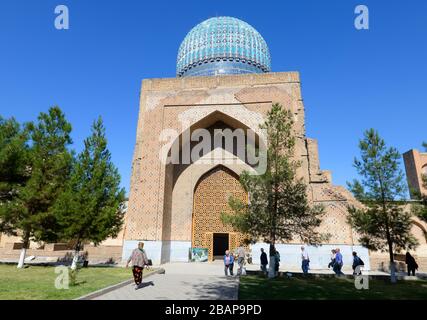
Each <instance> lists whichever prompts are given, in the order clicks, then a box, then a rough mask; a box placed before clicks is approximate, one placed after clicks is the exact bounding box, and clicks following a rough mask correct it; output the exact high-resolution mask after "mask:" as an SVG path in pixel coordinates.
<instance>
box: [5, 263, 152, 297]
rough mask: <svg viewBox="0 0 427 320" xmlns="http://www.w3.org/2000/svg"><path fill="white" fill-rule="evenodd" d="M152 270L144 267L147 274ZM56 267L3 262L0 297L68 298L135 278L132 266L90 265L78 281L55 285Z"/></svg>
mask: <svg viewBox="0 0 427 320" xmlns="http://www.w3.org/2000/svg"><path fill="white" fill-rule="evenodd" d="M150 272H151V271H147V270H144V275H147V274H148V273H150ZM58 275H59V274H56V273H55V267H41V266H29V267H27V268H25V269H17V268H16V265H0V300H66V299H74V298H78V297H80V296H83V295H85V294H88V293H90V292H93V291H96V290H99V289H102V288H104V287H108V286H110V285H113V284H117V283H119V282H122V281H124V280H127V279H131V278H132V269H131V268H128V269H125V268H108V267H89V268H83V269H80V270H79V273H78V275H77V285H76V286H71V285H70V286H69V289H63V290H59V289H56V288H55V279H56V277H58Z"/></svg>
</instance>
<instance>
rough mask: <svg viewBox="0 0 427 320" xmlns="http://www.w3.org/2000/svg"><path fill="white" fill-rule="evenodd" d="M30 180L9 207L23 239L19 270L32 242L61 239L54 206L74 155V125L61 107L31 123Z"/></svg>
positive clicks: (9, 216)
mask: <svg viewBox="0 0 427 320" xmlns="http://www.w3.org/2000/svg"><path fill="white" fill-rule="evenodd" d="M26 131H27V132H28V135H29V139H30V141H29V146H30V147H29V149H28V153H27V155H28V165H27V166H26V169H25V170H26V171H28V173H29V178H28V180H27V181H26V182H25V184H24V185H22V186H21V187H20V188H19V189H18V191H17V193H16V197H15V198H14V199H13V201H11V202H10V203H9V205H8V208H7V209H8V214H7V216H6V219H5V220H6V221H5V222H6V223H8V224H9V226H10V229H11V230H13V232H14V233H17V234H19V235H20V236H21V237H22V251H21V255H20V258H19V263H18V268H22V267H23V265H24V259H25V254H26V249H27V248H28V246H29V244H30V241H38V242H52V241H55V240H56V239H57V238H58V229H57V227H58V225H57V223H56V221H55V217H54V215H53V214H52V211H51V209H52V206H53V204H54V203H55V201H56V199H57V197H58V195H59V194H60V193H61V192H62V191H63V189H64V185H65V182H66V181H67V180H68V177H69V172H70V169H71V163H72V154H71V153H70V152H69V151H68V149H67V147H68V145H69V144H71V138H70V132H71V125H70V123H68V122H67V120H66V119H65V116H64V114H63V113H62V111H61V109H59V108H58V107H52V108H50V109H49V112H48V113H43V112H42V113H40V115H39V116H38V121H37V123H32V122H31V123H28V124H27V125H26Z"/></svg>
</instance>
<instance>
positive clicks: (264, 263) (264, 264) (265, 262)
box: [260, 248, 268, 274]
mask: <svg viewBox="0 0 427 320" xmlns="http://www.w3.org/2000/svg"><path fill="white" fill-rule="evenodd" d="M260 259H261V271H262V272H263V273H264V274H267V265H268V259H267V254H266V253H265V252H264V249H263V248H261V257H260Z"/></svg>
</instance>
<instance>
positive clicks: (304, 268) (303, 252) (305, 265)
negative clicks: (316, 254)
mask: <svg viewBox="0 0 427 320" xmlns="http://www.w3.org/2000/svg"><path fill="white" fill-rule="evenodd" d="M301 261H302V264H301V268H302V272H303V273H304V274H307V273H308V267H309V264H310V258H309V257H308V253H307V251H306V250H305V248H304V247H303V246H302V247H301Z"/></svg>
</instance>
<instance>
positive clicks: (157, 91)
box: [0, 17, 427, 270]
mask: <svg viewBox="0 0 427 320" xmlns="http://www.w3.org/2000/svg"><path fill="white" fill-rule="evenodd" d="M331 94H333V93H332V92H331ZM273 103H280V104H281V105H282V106H283V107H284V108H287V109H288V110H291V111H292V114H293V117H294V128H293V130H294V132H295V137H296V145H295V155H294V157H295V160H298V161H299V162H300V163H301V166H300V167H299V168H298V170H297V175H298V177H299V178H302V179H303V180H304V182H305V183H306V185H307V191H308V199H309V201H310V203H311V204H321V205H323V207H324V208H325V215H324V217H323V220H322V224H321V226H320V230H319V231H320V232H322V233H327V234H330V238H329V240H328V242H325V243H322V245H321V246H317V247H313V246H310V247H308V248H307V250H308V252H309V254H310V261H311V262H310V267H311V268H312V269H324V268H326V266H327V265H328V263H329V259H330V252H331V249H333V248H337V247H339V248H340V249H341V252H342V253H343V257H344V262H345V264H348V265H351V261H352V252H353V251H356V252H357V253H358V255H359V256H360V257H361V258H362V259H363V261H364V262H365V269H373V270H377V269H379V268H382V267H384V266H387V265H388V255H387V254H384V253H376V252H369V250H368V249H367V248H365V247H363V246H362V245H361V244H360V243H359V241H358V239H359V237H358V235H357V234H356V232H355V231H354V230H352V228H351V227H350V225H349V224H348V223H347V213H348V206H355V207H359V208H360V207H361V206H362V204H361V203H359V202H358V201H357V200H356V199H355V198H354V197H353V195H352V194H351V193H350V192H349V191H348V190H347V189H346V188H344V187H343V186H337V185H334V184H333V183H332V175H331V172H330V171H325V170H322V169H321V168H320V164H319V152H318V144H317V141H316V140H315V139H312V138H309V137H307V136H306V131H305V114H304V113H305V109H304V103H303V97H302V95H301V82H300V76H299V73H298V72H273V71H272V67H271V56H270V51H269V48H268V46H267V43H266V41H265V40H264V38H263V37H262V35H261V34H260V33H259V32H257V31H256V30H255V29H254V28H253V27H252V26H251V25H249V24H248V23H246V22H244V21H242V20H239V19H237V18H233V17H214V18H210V19H207V20H205V21H203V22H201V23H200V24H198V25H196V26H195V27H194V28H193V29H192V30H191V31H190V32H189V33H188V34H187V35H186V37H185V38H184V40H183V41H182V43H181V45H180V47H179V50H178V55H177V66H176V77H175V78H165V79H145V80H143V81H142V88H141V92H140V107H139V116H138V124H137V130H136V144H135V149H134V155H133V161H132V176H131V187H130V193H129V202H128V207H127V212H126V215H125V223H124V227H123V230H122V232H121V233H120V235H119V236H118V237H117V238H116V239H108V240H107V241H105V242H104V243H102V245H101V246H98V247H94V246H91V245H85V248H84V250H85V251H89V259H94V258H93V257H98V258H99V259H101V258H106V257H109V258H108V259H111V260H114V261H117V260H122V261H123V260H124V259H126V258H127V257H129V255H130V252H131V251H132V249H134V248H136V247H137V243H138V242H140V241H143V242H144V243H145V250H146V252H147V254H148V256H149V257H150V259H152V261H153V263H154V264H159V263H166V262H187V261H189V256H190V252H191V249H192V248H206V249H207V252H208V260H210V261H212V260H214V259H215V258H216V257H218V256H221V255H223V254H224V251H225V250H226V249H231V250H233V249H235V248H236V247H238V246H239V245H240V243H241V241H242V240H243V235H242V234H240V233H239V232H238V231H236V230H233V228H232V227H231V226H230V225H224V224H223V223H222V221H221V218H220V217H221V213H223V212H229V213H231V209H230V207H229V205H228V200H229V198H230V196H233V197H235V198H238V199H240V200H242V201H250V195H248V194H247V193H246V192H245V190H244V189H243V188H242V186H241V184H240V182H239V175H240V174H241V173H242V172H243V171H249V172H256V171H257V170H259V169H262V161H261V160H262V159H258V160H259V161H258V162H256V161H253V160H254V159H253V157H249V156H248V154H247V153H246V152H243V153H242V152H240V151H241V150H239V148H236V147H235V146H234V145H232V146H231V147H230V145H227V142H225V143H223V139H222V136H221V135H220V137H219V139H218V140H216V138H217V135H218V132H219V133H220V134H222V135H224V133H231V134H232V140H231V141H239V139H240V138H242V136H241V135H242V134H243V140H244V141H245V143H246V144H249V142H251V143H252V144H253V145H254V147H255V148H261V147H262V146H263V143H264V142H265V139H266V136H265V134H264V132H263V131H262V130H261V128H260V125H261V124H262V123H263V122H264V120H265V117H266V114H267V113H268V111H269V110H270V109H271V107H272V104H273ZM239 134H240V136H239ZM206 135H208V136H209V137H208V138H207V139H208V142H209V143H207V146H208V147H210V149H209V148H204V147H203V148H202V147H201V146H200V144H199V143H198V142H199V141H200V140H199V139H202V138H203V137H206ZM194 138H196V139H194ZM217 141H219V143H216V142H217ZM264 144H265V143H264ZM205 145H206V144H205ZM201 151H203V152H202V154H201ZM337 152H339V151H338V150H337ZM255 160H256V159H255ZM407 167H408V166H407ZM408 168H409V167H408ZM410 169H411V168H410ZM414 181H415V180H414ZM417 183H418V182H417ZM414 185H415V182H414ZM426 228H427V226H426V224H425V223H424V222H421V221H418V220H417V221H415V222H414V226H413V233H414V235H415V236H416V237H417V238H418V240H419V242H420V246H419V249H418V250H417V252H416V254H418V256H417V255H416V257H417V258H418V262H419V265H420V267H421V268H424V269H427V244H426V238H425V234H427V232H426ZM18 242H19V238H16V239H15V238H14V239H12V238H11V237H5V236H3V237H1V238H0V258H2V257H3V258H4V257H10V258H12V257H15V256H19V250H18V249H20V248H19V243H18ZM301 244H302V243H300V241H299V240H298V238H295V239H294V241H293V242H291V243H279V244H277V245H276V248H277V250H278V251H279V252H280V255H281V257H282V259H283V261H284V262H283V263H284V264H285V265H286V266H287V267H289V268H292V267H296V268H299V267H300V264H301V256H300V249H299V248H300V246H301ZM261 247H263V248H268V245H267V244H266V243H262V242H258V243H255V244H251V245H249V249H250V250H251V251H252V252H253V254H254V257H256V258H255V259H254V262H255V263H257V262H258V260H259V259H258V258H257V257H258V254H259V252H260V248H261ZM43 248H44V249H43V250H44V253H43V254H45V255H48V256H52V257H54V256H55V255H56V256H57V255H58V254H61V253H64V252H65V251H61V250H66V249H67V248H65V247H64V248H63V247H61V246H60V245H56V244H49V245H48V244H47V245H46V247H43ZM55 248H56V249H55ZM33 249H34V250H33V251H31V250H30V251H29V253H28V254H29V255H35V256H37V255H41V253H40V252H41V251H40V250H37V249H36V248H35V247H34V248H33ZM55 250H57V253H55ZM421 260H422V261H424V262H422V261H421Z"/></svg>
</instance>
